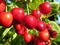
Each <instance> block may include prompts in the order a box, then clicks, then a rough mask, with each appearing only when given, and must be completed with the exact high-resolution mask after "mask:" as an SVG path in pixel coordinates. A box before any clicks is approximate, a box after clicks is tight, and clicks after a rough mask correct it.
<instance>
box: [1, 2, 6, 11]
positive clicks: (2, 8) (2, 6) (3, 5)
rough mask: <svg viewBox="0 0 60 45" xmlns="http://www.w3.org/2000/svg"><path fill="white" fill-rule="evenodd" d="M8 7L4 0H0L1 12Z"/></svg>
mask: <svg viewBox="0 0 60 45" xmlns="http://www.w3.org/2000/svg"><path fill="white" fill-rule="evenodd" d="M5 8H6V3H5V2H4V1H0V12H3V11H4V10H5Z"/></svg>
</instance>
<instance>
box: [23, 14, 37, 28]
mask: <svg viewBox="0 0 60 45" xmlns="http://www.w3.org/2000/svg"><path fill="white" fill-rule="evenodd" d="M24 22H25V24H26V25H27V27H28V28H35V27H36V23H37V20H36V18H35V17H34V16H32V15H26V16H25V18H24Z"/></svg>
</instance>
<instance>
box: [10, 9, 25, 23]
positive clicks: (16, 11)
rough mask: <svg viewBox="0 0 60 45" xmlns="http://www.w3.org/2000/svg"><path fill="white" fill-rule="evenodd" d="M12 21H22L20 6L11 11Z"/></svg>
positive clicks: (22, 12)
mask: <svg viewBox="0 0 60 45" xmlns="http://www.w3.org/2000/svg"><path fill="white" fill-rule="evenodd" d="M11 13H12V15H13V19H14V21H18V22H19V23H21V22H23V19H24V10H23V9H22V8H13V9H12V11H11Z"/></svg>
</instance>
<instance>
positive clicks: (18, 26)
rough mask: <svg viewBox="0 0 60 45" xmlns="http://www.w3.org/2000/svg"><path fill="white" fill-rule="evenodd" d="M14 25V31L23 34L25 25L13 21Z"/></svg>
mask: <svg viewBox="0 0 60 45" xmlns="http://www.w3.org/2000/svg"><path fill="white" fill-rule="evenodd" d="M14 27H15V29H16V32H17V33H18V34H19V35H24V33H25V30H26V27H25V26H24V25H22V24H17V23H15V24H14Z"/></svg>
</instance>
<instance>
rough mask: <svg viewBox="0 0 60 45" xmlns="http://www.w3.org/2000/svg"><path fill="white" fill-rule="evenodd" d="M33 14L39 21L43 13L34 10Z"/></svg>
mask: <svg viewBox="0 0 60 45" xmlns="http://www.w3.org/2000/svg"><path fill="white" fill-rule="evenodd" d="M31 14H32V15H33V16H35V17H36V18H37V19H40V17H41V15H42V14H41V12H40V11H39V10H32V12H31Z"/></svg>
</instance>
